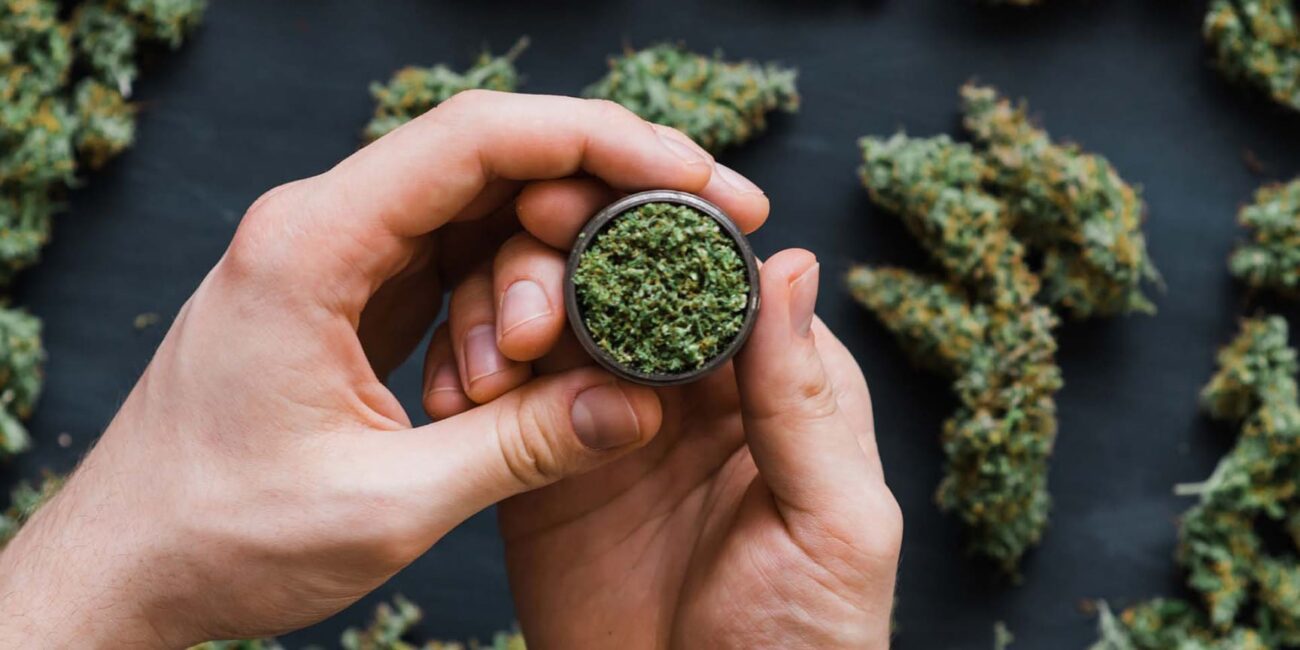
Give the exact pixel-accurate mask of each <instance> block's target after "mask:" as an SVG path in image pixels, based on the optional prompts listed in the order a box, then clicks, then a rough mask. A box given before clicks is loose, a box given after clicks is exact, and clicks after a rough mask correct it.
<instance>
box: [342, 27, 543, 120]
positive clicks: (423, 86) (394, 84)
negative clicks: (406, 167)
mask: <svg viewBox="0 0 1300 650" xmlns="http://www.w3.org/2000/svg"><path fill="white" fill-rule="evenodd" d="M527 47H528V39H527V38H521V39H519V42H517V43H515V46H514V47H512V48H510V51H509V52H506V53H505V54H504V55H502V56H492V55H491V54H489V53H487V52H484V53H482V54H480V55H479V58H478V60H477V61H475V62H474V65H472V66H470V68H469V69H468V70H466V71H465V72H464V73H459V72H456V71H455V70H452V69H451V68H449V67H447V66H445V65H442V64H439V65H435V66H433V67H431V68H420V67H415V66H411V67H406V68H402V69H401V70H398V71H397V72H396V73H394V74H393V78H392V79H391V80H389V82H388V83H387V84H380V83H373V84H371V85H370V94H371V95H372V96H373V97H374V98H375V116H374V117H373V118H371V119H370V123H369V124H367V125H366V129H365V138H366V141H367V142H369V141H373V140H378V139H379V138H380V136H383V135H384V134H386V133H388V132H389V131H392V130H393V129H396V128H397V127H399V126H401V125H403V124H406V123H407V122H410V121H411V120H413V119H415V118H416V117H417V116H419V115H420V114H422V113H425V112H427V111H428V110H429V109H432V108H433V107H434V106H437V105H438V104H441V103H443V102H445V101H447V100H448V99H451V97H452V95H455V94H456V93H459V92H461V91H464V90H471V89H474V88H481V89H485V90H502V91H507V92H513V91H514V90H515V87H517V86H518V85H519V73H518V72H516V71H515V59H516V58H518V57H519V55H520V54H522V53H523V51H524V50H525V49H526V48H527Z"/></svg>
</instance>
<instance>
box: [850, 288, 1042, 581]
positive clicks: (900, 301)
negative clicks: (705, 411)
mask: <svg viewBox="0 0 1300 650" xmlns="http://www.w3.org/2000/svg"><path fill="white" fill-rule="evenodd" d="M848 286H849V291H850V292H851V293H852V294H853V297H854V298H855V299H857V300H858V302H860V303H862V304H863V305H864V306H865V307H867V309H869V310H871V312H872V313H874V314H875V315H876V317H877V318H879V319H880V320H881V322H882V323H884V325H885V327H886V328H888V329H889V330H890V331H891V332H893V333H894V335H895V336H896V337H897V338H898V339H899V342H900V344H901V345H902V347H903V349H904V350H907V351H908V353H909V354H910V355H911V356H912V357H913V358H914V359H915V360H916V361H917V362H919V363H921V364H922V365H925V366H927V367H929V368H931V369H934V370H937V371H940V372H942V373H944V374H946V375H948V376H950V377H952V378H953V379H954V380H955V383H954V391H955V392H956V393H957V396H958V399H959V401H960V406H959V407H958V409H957V412H956V413H954V414H953V415H952V416H951V417H949V418H948V420H947V422H945V423H944V430H943V450H944V455H945V458H946V463H945V471H944V479H943V481H942V482H941V483H940V485H939V489H938V492H937V495H936V499H937V500H938V502H939V505H940V507H941V508H942V509H943V510H944V511H946V512H953V513H956V514H957V515H958V516H959V517H960V518H961V519H962V521H963V522H964V523H965V524H966V525H967V526H968V527H969V529H970V532H971V547H972V550H974V551H975V552H977V553H979V554H981V555H983V556H985V557H988V558H990V559H992V560H994V561H995V562H997V563H998V564H999V566H1001V567H1002V568H1003V569H1004V570H1006V571H1007V572H1008V573H1014V571H1015V568H1016V565H1017V563H1018V562H1019V559H1020V557H1021V556H1022V555H1023V554H1024V553H1025V551H1027V550H1028V549H1029V548H1030V547H1031V546H1033V545H1034V544H1037V543H1038V541H1039V539H1040V538H1041V537H1042V531H1043V529H1044V528H1045V527H1046V524H1047V513H1048V510H1049V509H1050V507H1051V497H1050V496H1049V495H1048V493H1047V462H1048V458H1049V457H1050V455H1051V451H1052V445H1053V442H1054V440H1055V437H1056V403H1055V401H1054V399H1053V394H1054V393H1055V392H1056V391H1057V390H1059V389H1060V387H1061V373H1060V369H1059V368H1058V367H1057V366H1056V362H1055V352H1056V341H1055V338H1054V337H1053V335H1052V329H1053V328H1054V327H1055V326H1056V324H1057V319H1056V317H1055V315H1053V314H1052V312H1051V311H1050V310H1049V309H1047V308H1046V307H1042V306H1038V305H1026V306H1023V307H1021V308H1019V309H1010V310H1008V309H999V308H996V307H993V306H991V305H988V304H982V303H975V302H972V301H971V300H970V299H969V298H968V297H967V295H966V293H965V291H964V290H963V289H962V288H961V287H960V286H957V285H954V284H952V283H945V282H942V281H939V280H934V279H930V278H926V277H924V276H921V275H918V274H915V273H912V272H910V271H906V270H903V269H893V268H878V269H873V268H868V267H857V268H854V269H853V270H852V271H851V272H850V273H849V276H848Z"/></svg>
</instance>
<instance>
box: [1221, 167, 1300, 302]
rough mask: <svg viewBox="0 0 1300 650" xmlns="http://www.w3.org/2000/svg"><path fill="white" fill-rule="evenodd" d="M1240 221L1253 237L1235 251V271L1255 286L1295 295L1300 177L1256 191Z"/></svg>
mask: <svg viewBox="0 0 1300 650" xmlns="http://www.w3.org/2000/svg"><path fill="white" fill-rule="evenodd" d="M1237 220H1238V221H1239V222H1240V223H1241V225H1243V226H1245V227H1246V228H1249V229H1250V230H1251V231H1252V232H1251V240H1250V242H1249V243H1246V244H1242V245H1240V246H1238V247H1237V250H1236V251H1234V252H1233V254H1232V258H1231V259H1230V260H1229V262H1228V266H1229V268H1230V269H1231V270H1232V274H1233V275H1235V276H1237V277H1238V278H1240V279H1241V280H1243V281H1244V282H1246V284H1249V285H1250V286H1252V287H1255V288H1261V289H1263V288H1267V289H1275V290H1278V291H1281V292H1283V293H1285V294H1287V295H1291V296H1295V295H1296V294H1297V290H1298V289H1300V178H1297V179H1295V180H1293V181H1291V182H1290V183H1286V184H1279V185H1268V186H1265V187H1263V188H1260V190H1259V191H1258V192H1256V193H1255V202H1254V203H1252V204H1250V205H1247V206H1245V207H1243V208H1242V209H1241V213H1240V214H1239V215H1238V217H1237Z"/></svg>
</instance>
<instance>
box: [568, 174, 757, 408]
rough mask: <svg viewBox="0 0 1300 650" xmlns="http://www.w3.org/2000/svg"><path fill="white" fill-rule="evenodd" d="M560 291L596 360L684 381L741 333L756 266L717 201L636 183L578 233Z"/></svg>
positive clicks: (707, 367)
mask: <svg viewBox="0 0 1300 650" xmlns="http://www.w3.org/2000/svg"><path fill="white" fill-rule="evenodd" d="M565 291H566V297H565V302H566V307H567V309H568V315H569V321H570V322H571V323H572V324H573V327H574V331H575V332H576V333H577V335H578V339H579V341H580V342H582V344H583V346H584V347H585V348H586V349H587V351H588V353H590V354H591V355H592V356H593V357H595V359H596V360H597V361H598V362H600V363H601V364H602V365H604V366H605V367H607V368H608V369H609V370H610V371H611V372H614V373H615V374H618V375H620V376H623V377H626V378H627V379H629V380H632V381H638V382H642V383H648V384H654V385H667V384H675V383H683V382H685V381H690V380H693V379H696V378H698V377H700V376H702V375H703V374H705V373H707V372H709V371H712V370H713V369H715V368H717V367H718V366H720V365H721V364H722V363H724V362H725V361H726V360H727V359H729V358H730V357H731V356H732V355H734V354H735V353H736V352H737V351H738V350H739V349H740V346H741V345H742V344H743V343H744V341H745V339H746V338H748V336H749V331H750V329H751V328H752V327H753V322H754V318H755V314H756V311H757V303H758V266H757V262H756V261H755V258H754V254H753V252H752V251H751V250H750V248H749V245H748V243H747V242H746V241H745V237H744V235H743V234H741V232H740V230H739V229H737V228H736V226H735V224H734V223H732V222H731V220H730V219H729V218H728V217H727V216H726V215H725V214H724V213H723V212H722V210H720V209H719V208H718V207H717V206H715V205H713V204H712V203H709V202H707V201H705V200H703V199H701V198H699V197H697V196H694V195H691V194H686V193H684V192H674V191H669V190H657V191H650V192H641V193H639V194H633V195H631V196H628V197H625V198H624V199H622V200H620V201H618V202H616V203H614V204H613V205H610V206H609V207H607V208H605V209H604V210H602V211H601V212H600V213H599V214H597V215H596V216H595V217H594V218H593V219H592V220H591V221H590V222H589V223H588V224H587V226H586V227H585V228H583V230H582V232H581V233H579V234H578V240H577V243H576V244H575V245H574V247H573V251H572V253H571V254H570V256H569V265H568V278H567V280H566V283H565Z"/></svg>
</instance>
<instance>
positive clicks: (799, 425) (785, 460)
mask: <svg viewBox="0 0 1300 650" xmlns="http://www.w3.org/2000/svg"><path fill="white" fill-rule="evenodd" d="M818 271H819V268H818V264H817V259H816V258H815V257H814V256H813V254H812V253H809V252H807V251H802V250H787V251H782V252H780V253H778V254H776V255H774V256H772V257H771V258H770V259H768V260H767V262H766V263H764V264H763V268H762V270H761V271H760V273H761V278H760V279H761V282H760V291H761V295H762V300H761V304H762V307H761V308H760V310H759V314H758V321H757V322H756V323H755V326H754V331H753V333H752V334H751V335H750V338H749V341H748V342H746V344H745V347H744V349H743V350H742V351H741V352H740V354H739V355H738V356H737V358H736V362H735V365H736V379H737V382H738V385H739V388H740V403H741V415H742V417H743V419H744V424H745V436H746V441H747V443H748V445H749V449H750V451H751V452H752V454H753V456H754V463H755V464H756V465H757V466H758V470H759V472H760V474H762V476H763V479H764V481H765V482H766V483H767V484H768V486H769V487H770V488H771V490H772V492H773V494H774V495H775V496H776V497H777V499H778V500H779V501H780V502H782V503H784V504H787V505H790V506H793V507H794V508H795V509H797V510H801V511H819V512H823V513H824V512H827V510H828V509H830V510H832V511H833V510H834V508H831V506H832V504H841V505H842V504H844V503H846V500H848V501H851V500H852V499H853V495H854V493H855V492H860V486H861V485H862V484H863V483H864V482H865V480H866V478H867V477H868V475H869V466H868V464H867V462H866V459H865V458H864V456H863V453H862V450H861V448H860V447H859V446H858V442H857V439H856V436H855V433H854V431H853V430H852V429H851V427H850V425H849V424H848V423H847V422H846V421H845V420H844V418H843V414H842V413H841V412H840V410H839V405H838V403H837V400H836V396H835V392H834V387H833V384H832V383H831V380H830V377H829V376H828V375H827V373H826V369H825V367H824V366H823V363H822V359H821V356H820V354H818V351H817V344H816V341H815V340H814V337H815V335H814V334H813V332H812V322H813V318H814V315H813V311H814V306H815V305H816V301H817V283H818Z"/></svg>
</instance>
